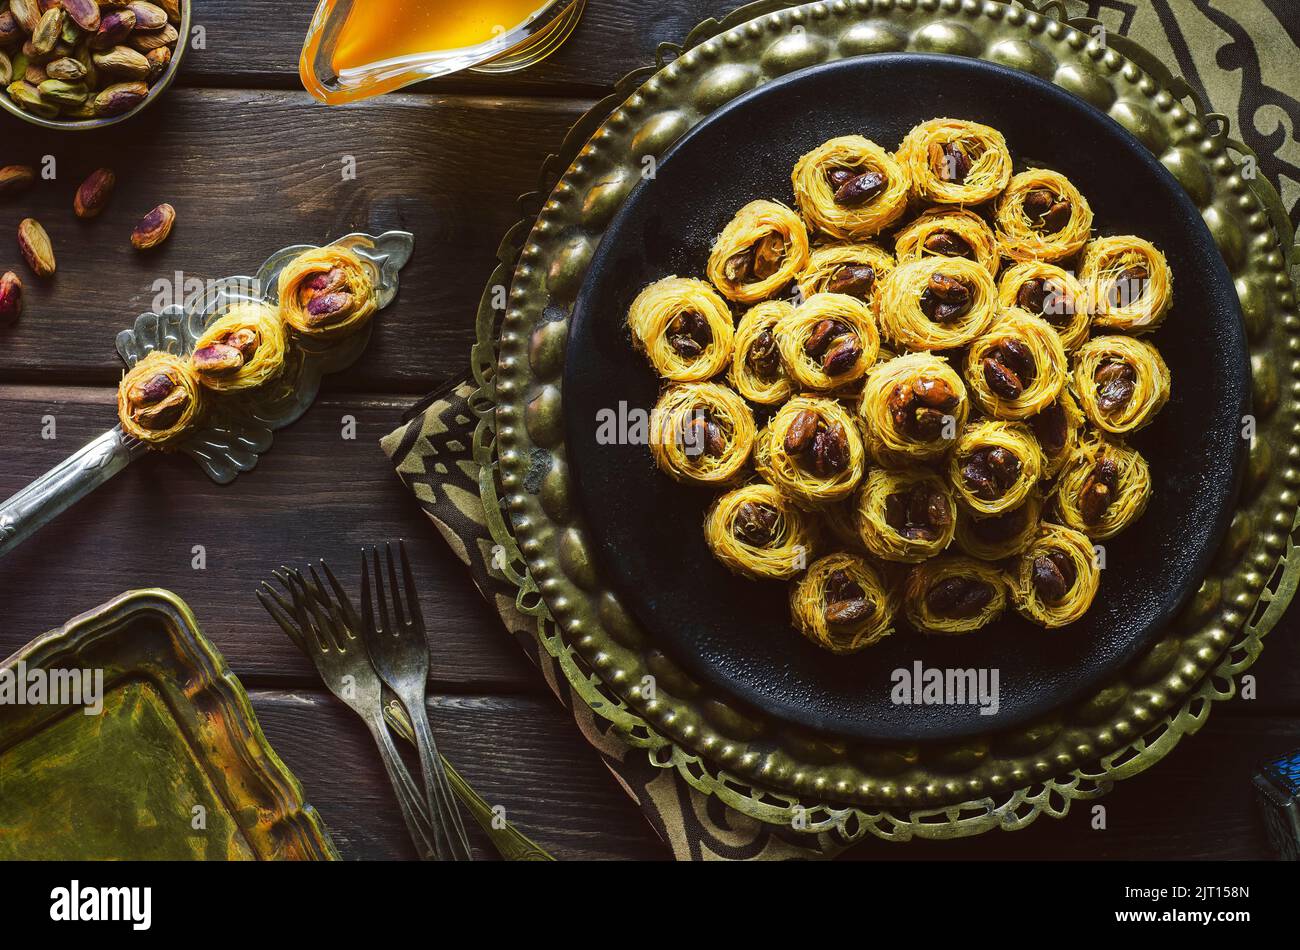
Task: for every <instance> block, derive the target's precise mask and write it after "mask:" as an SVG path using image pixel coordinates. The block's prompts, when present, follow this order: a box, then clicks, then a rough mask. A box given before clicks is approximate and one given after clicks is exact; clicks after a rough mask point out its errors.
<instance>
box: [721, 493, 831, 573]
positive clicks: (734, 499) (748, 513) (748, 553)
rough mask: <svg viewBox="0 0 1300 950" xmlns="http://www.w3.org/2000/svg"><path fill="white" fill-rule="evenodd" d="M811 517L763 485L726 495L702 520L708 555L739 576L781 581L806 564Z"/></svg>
mask: <svg viewBox="0 0 1300 950" xmlns="http://www.w3.org/2000/svg"><path fill="white" fill-rule="evenodd" d="M815 530H816V527H815V522H814V520H813V516H812V515H811V514H809V513H808V512H806V511H804V510H803V509H801V508H799V507H798V506H796V505H794V504H793V503H792V502H791V501H790V499H789V498H787V497H785V496H784V495H782V494H781V493H780V492H779V491H777V490H776V488H774V487H773V486H771V485H769V484H767V483H766V482H752V483H751V484H749V485H745V486H742V487H741V488H737V489H735V490H734V491H729V492H727V493H726V494H725V495H723V496H722V497H721V498H719V499H718V500H717V501H715V502H714V503H713V506H712V507H711V508H710V509H709V512H708V514H707V515H706V516H705V518H704V539H705V540H706V541H707V542H708V544H709V549H710V550H711V551H712V552H713V554H714V556H715V557H716V558H717V559H718V560H719V561H721V562H722V563H723V564H725V565H726V566H727V567H728V568H729V569H730V570H732V571H734V572H735V573H737V574H741V575H744V576H745V577H752V578H767V579H770V580H786V579H788V578H791V577H794V576H795V575H796V574H800V573H802V572H803V570H804V568H806V567H807V566H808V562H809V561H811V560H812V549H813V540H814V532H815Z"/></svg>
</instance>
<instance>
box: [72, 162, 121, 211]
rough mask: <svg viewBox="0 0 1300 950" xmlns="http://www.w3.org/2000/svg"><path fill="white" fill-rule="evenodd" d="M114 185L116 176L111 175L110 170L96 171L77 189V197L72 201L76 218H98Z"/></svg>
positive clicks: (100, 169)
mask: <svg viewBox="0 0 1300 950" xmlns="http://www.w3.org/2000/svg"><path fill="white" fill-rule="evenodd" d="M116 184H117V176H116V175H114V174H113V170H112V169H111V168H99V169H96V170H95V171H93V172H91V173H90V176H89V177H88V178H87V179H86V180H85V181H83V182H82V183H81V187H79V188H78V189H77V195H76V197H75V198H73V199H72V210H73V211H75V212H76V214H77V217H78V218H97V217H99V214H100V212H101V211H103V210H104V207H105V206H106V205H107V204H108V199H109V196H110V195H112V194H113V186H115V185H116Z"/></svg>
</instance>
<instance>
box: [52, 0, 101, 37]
mask: <svg viewBox="0 0 1300 950" xmlns="http://www.w3.org/2000/svg"><path fill="white" fill-rule="evenodd" d="M61 2H62V4H63V9H64V10H66V11H68V19H70V20H71V21H72V22H73V23H75V24H77V26H79V27H81V28H82V29H83V30H85V31H86V32H88V33H93V32H95V30H97V29H99V3H98V2H96V0H61Z"/></svg>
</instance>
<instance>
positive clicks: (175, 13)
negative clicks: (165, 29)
mask: <svg viewBox="0 0 1300 950" xmlns="http://www.w3.org/2000/svg"><path fill="white" fill-rule="evenodd" d="M158 6H160V7H162V8H163V9H164V10H166V11H167V19H169V20H171V21H172V22H173V23H175V24H177V25H179V24H180V22H181V0H158Z"/></svg>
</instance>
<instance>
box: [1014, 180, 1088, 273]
mask: <svg viewBox="0 0 1300 950" xmlns="http://www.w3.org/2000/svg"><path fill="white" fill-rule="evenodd" d="M996 214H997V227H998V246H999V247H1000V248H1001V249H1002V254H1003V256H1004V257H1009V258H1011V259H1012V260H1013V261H1059V260H1061V259H1062V258H1066V257H1069V256H1070V255H1072V254H1075V253H1077V252H1078V251H1079V249H1080V248H1081V247H1083V245H1084V244H1085V243H1087V240H1088V237H1089V236H1090V235H1091V233H1092V208H1090V207H1088V200H1087V199H1086V198H1084V197H1083V195H1082V194H1080V193H1079V189H1077V188H1075V187H1074V185H1072V184H1071V183H1070V180H1069V179H1068V178H1066V177H1065V176H1064V175H1062V174H1060V173H1059V172H1054V171H1048V170H1047V169H1045V168H1031V169H1029V170H1028V171H1024V172H1021V173H1020V174H1019V175H1017V176H1016V177H1015V178H1012V179H1011V184H1010V185H1008V186H1007V190H1006V191H1005V192H1003V193H1002V196H1001V197H1000V198H998V202H997V212H996Z"/></svg>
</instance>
